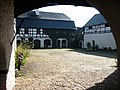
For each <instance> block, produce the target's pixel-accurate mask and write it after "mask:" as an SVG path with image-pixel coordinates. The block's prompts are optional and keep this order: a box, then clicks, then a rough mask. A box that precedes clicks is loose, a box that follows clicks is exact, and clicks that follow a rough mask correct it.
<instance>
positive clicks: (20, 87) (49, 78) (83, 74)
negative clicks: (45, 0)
mask: <svg viewBox="0 0 120 90" xmlns="http://www.w3.org/2000/svg"><path fill="white" fill-rule="evenodd" d="M81 51H82V52H81ZM85 52H86V51H84V50H79V51H75V50H72V49H41V50H31V51H30V57H29V58H28V59H27V64H26V65H25V66H24V67H23V68H22V70H21V72H22V73H23V74H22V76H21V77H17V78H16V85H15V87H14V90H87V88H90V87H93V86H94V85H95V83H99V82H102V81H103V80H104V79H105V78H106V77H107V76H109V75H110V74H111V73H113V72H114V71H115V70H116V67H114V66H116V63H115V58H114V57H115V55H114V54H111V53H110V54H109V53H108V52H107V53H105V52H104V55H105V54H107V55H108V56H113V57H112V58H111V57H108V56H107V57H102V56H101V55H97V53H98V54H99V52H95V54H88V53H85ZM90 53H92V52H90ZM96 90H98V89H96ZM100 90H105V89H100Z"/></svg>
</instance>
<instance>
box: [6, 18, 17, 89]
mask: <svg viewBox="0 0 120 90" xmlns="http://www.w3.org/2000/svg"><path fill="white" fill-rule="evenodd" d="M15 22H16V21H15V19H14V31H15V32H16V28H15V26H16V23H15ZM15 51H16V38H15V40H14V42H13V44H12V52H11V57H10V65H9V71H8V74H7V80H6V88H7V90H12V89H13V87H14V86H15Z"/></svg>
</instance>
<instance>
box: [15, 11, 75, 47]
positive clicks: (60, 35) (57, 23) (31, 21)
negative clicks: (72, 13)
mask: <svg viewBox="0 0 120 90" xmlns="http://www.w3.org/2000/svg"><path fill="white" fill-rule="evenodd" d="M16 28H17V29H19V30H17V31H18V32H17V43H18V44H19V43H20V42H21V41H23V40H26V41H30V42H32V43H33V47H34V48H66V47H73V43H74V42H73V38H74V36H75V30H76V27H75V24H74V21H72V20H71V19H70V18H69V17H67V16H66V15H65V14H63V13H51V12H41V11H38V10H36V11H29V12H27V13H24V14H22V15H20V16H18V17H17V18H16Z"/></svg>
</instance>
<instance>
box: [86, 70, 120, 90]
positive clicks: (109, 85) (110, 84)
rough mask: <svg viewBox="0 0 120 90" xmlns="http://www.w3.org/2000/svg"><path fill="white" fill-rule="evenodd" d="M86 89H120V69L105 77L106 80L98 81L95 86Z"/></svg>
mask: <svg viewBox="0 0 120 90" xmlns="http://www.w3.org/2000/svg"><path fill="white" fill-rule="evenodd" d="M86 90H120V88H118V70H115V71H114V72H113V73H112V74H111V75H109V76H108V77H107V78H105V80H104V81H102V82H100V83H96V84H95V86H93V87H90V88H88V89H86Z"/></svg>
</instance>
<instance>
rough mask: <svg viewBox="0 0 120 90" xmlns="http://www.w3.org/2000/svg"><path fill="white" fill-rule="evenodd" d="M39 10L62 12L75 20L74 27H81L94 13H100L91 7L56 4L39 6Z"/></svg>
mask: <svg viewBox="0 0 120 90" xmlns="http://www.w3.org/2000/svg"><path fill="white" fill-rule="evenodd" d="M39 11H45V12H57V13H64V14H65V15H67V16H68V17H69V18H71V20H73V21H74V22H75V26H76V27H83V26H84V25H85V24H86V23H87V22H88V21H89V20H90V19H91V18H92V17H93V16H94V15H95V14H98V13H100V12H99V11H98V10H97V9H95V8H92V7H83V6H72V5H56V6H47V7H43V8H39Z"/></svg>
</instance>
